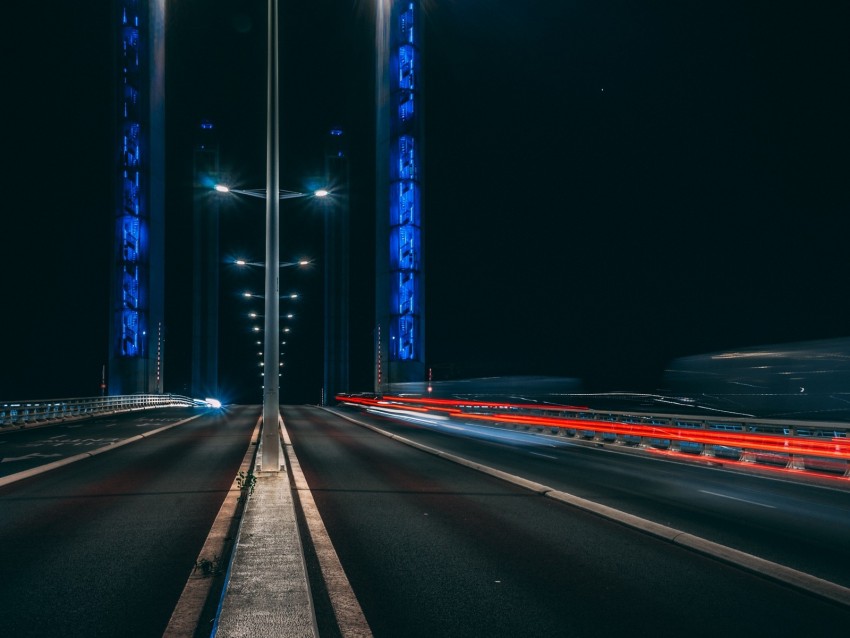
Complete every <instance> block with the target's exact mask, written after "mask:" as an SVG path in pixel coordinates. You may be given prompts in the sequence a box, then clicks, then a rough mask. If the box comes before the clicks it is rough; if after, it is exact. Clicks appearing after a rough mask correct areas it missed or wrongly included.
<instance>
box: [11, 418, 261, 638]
mask: <svg viewBox="0 0 850 638" xmlns="http://www.w3.org/2000/svg"><path fill="white" fill-rule="evenodd" d="M166 412H168V411H166V410H163V412H162V414H160V416H161V417H162V418H166V417H168V418H172V417H175V416H180V415H172V414H166ZM154 414H156V412H155V411H152V412H146V413H136V414H135V415H125V416H122V417H121V418H119V419H118V420H119V421H120V423H121V425H120V427H119V426H117V425H116V424H111V422H112V419H106V420H105V421H104V422H102V423H98V422H97V421H90V422H87V423H88V424H87V426H86V428H85V430H80V431H79V433H78V434H76V435H74V436H77V437H78V438H88V439H98V440H103V439H108V438H110V437H114V436H115V434H114V433H116V432H119V431H121V432H123V434H121V435H119V438H120V437H121V436H124V435H125V434H126V433H127V432H130V433H131V434H130V435H131V436H132V435H135V434H138V433H139V429H142V428H143V427H152V426H150V425H148V426H141V425H140V423H141V421H145V420H148V421H149V420H150V419H151V417H152V415H154ZM193 414H198V411H197V410H196V411H192V410H191V409H189V410H186V411H183V413H182V418H186V417H188V416H192V415H193ZM258 416H259V408H258V407H256V406H253V407H231V408H230V409H228V410H227V411H222V412H218V411H206V412H204V413H203V414H202V416H200V417H199V418H197V419H194V420H192V421H190V422H188V423H184V424H182V425H179V426H177V427H174V428H172V429H170V430H167V431H165V432H161V433H159V434H156V435H154V436H151V437H149V438H146V439H143V440H140V441H137V442H134V443H131V444H129V445H125V446H123V447H120V448H118V449H115V450H112V451H109V452H108V453H105V454H100V455H97V456H94V457H91V458H87V459H84V460H82V461H79V462H75V463H72V464H70V465H67V466H65V467H62V468H58V469H55V470H51V471H50V472H46V473H44V474H41V475H38V476H35V477H33V478H28V479H25V480H23V481H19V482H16V483H13V484H11V485H8V486H5V487H2V488H0V512H2V516H0V552H2V559H0V635H2V636H15V637H16V638H17V637H23V636H37V637H39V638H42V637H52V636H57V637H59V636H61V637H63V638H65V637H73V636H81V637H83V636H85V637H93V636H122V637H123V636H126V637H136V636H139V637H147V636H150V637H157V638H158V637H159V636H162V632H163V630H164V629H165V627H166V625H167V623H168V620H169V618H170V616H171V613H172V610H173V609H174V606H175V604H176V602H177V600H178V598H179V596H180V593H181V592H182V590H183V587H184V585H185V584H186V580H187V578H188V577H189V576H190V574H191V573H192V570H193V567H194V564H195V560H196V559H197V557H198V553H199V552H200V550H201V547H202V545H203V543H204V540H205V539H206V537H207V534H208V533H209V531H210V528H211V526H212V523H213V520H214V519H215V516H216V514H217V513H218V510H219V508H220V507H221V503H222V501H223V499H224V497H225V495H226V493H227V490H228V489H229V487H230V485H231V483H232V481H233V477H234V476H235V475H236V473H237V471H238V469H239V465H240V462H241V461H242V458H243V456H244V454H245V451H246V450H247V449H248V446H249V444H250V436H251V432H252V430H253V428H254V425H255V424H256V420H257V418H258ZM161 425H162V423H159V424H158V425H157V427H160V426H161ZM116 428H117V429H116ZM74 431H76V430H74ZM6 436H8V437H16V436H17V437H22V438H20V439H19V440H18V441H16V442H15V445H18V444H21V445H24V444H26V445H33V447H31V448H28V449H30V450H40V449H47V448H41V447H38V446H36V445H35V443H38V441H45V440H47V441H49V440H55V439H53V437H54V436H61V437H68V438H70V437H71V434H70V433H69V432H68V430H67V429H65V428H63V427H62V426H58V427H57V426H54V427H48V428H41V429H39V430H33V431H31V432H28V433H23V432H21V433H13V434H9V435H6ZM27 437H34V438H32V439H28V438H27ZM25 439H26V440H28V441H29V443H26V441H25ZM3 445H5V446H9V445H10V443H9V442H8V440H7V441H6V442H5V443H4V444H3ZM65 447H69V448H70V447H72V446H70V445H67V446H65ZM6 449H9V448H6ZM45 453H47V452H45ZM8 456H9V455H7V458H8ZM11 456H12V457H13V458H14V457H15V456H19V453H18V452H15V453H14V454H13V455H11ZM50 460H53V459H47V461H50ZM20 462H23V461H20ZM42 462H44V461H42ZM15 463H18V461H16V462H15ZM10 465H11V463H10ZM18 469H22V468H18Z"/></svg>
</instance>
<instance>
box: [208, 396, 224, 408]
mask: <svg viewBox="0 0 850 638" xmlns="http://www.w3.org/2000/svg"><path fill="white" fill-rule="evenodd" d="M204 403H206V404H207V405H208V406H209V407H211V408H215V409H216V410H218V409H219V408H220V407H221V401H219V400H218V399H212V398H209V397H207V398H206V399H204Z"/></svg>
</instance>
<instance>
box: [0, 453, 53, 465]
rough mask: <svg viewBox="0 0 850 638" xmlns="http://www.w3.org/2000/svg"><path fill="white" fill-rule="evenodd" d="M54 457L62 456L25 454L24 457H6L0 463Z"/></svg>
mask: <svg viewBox="0 0 850 638" xmlns="http://www.w3.org/2000/svg"><path fill="white" fill-rule="evenodd" d="M55 456H62V455H61V454H42V453H41V452H34V453H32V454H27V455H26V456H15V457H11V456H10V457H8V458H5V459H0V463H11V462H12V461H27V460H29V459H39V458H41V459H50V458H53V457H55Z"/></svg>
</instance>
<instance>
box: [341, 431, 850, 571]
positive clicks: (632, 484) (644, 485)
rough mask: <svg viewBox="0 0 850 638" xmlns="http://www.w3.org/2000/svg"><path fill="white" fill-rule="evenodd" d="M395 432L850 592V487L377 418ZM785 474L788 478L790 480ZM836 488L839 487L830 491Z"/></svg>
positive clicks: (570, 443)
mask: <svg viewBox="0 0 850 638" xmlns="http://www.w3.org/2000/svg"><path fill="white" fill-rule="evenodd" d="M357 418H358V419H364V418H365V419H366V420H367V421H372V422H374V423H375V424H376V425H378V426H380V427H381V428H382V429H384V430H388V431H391V432H394V433H397V434H399V435H402V436H405V437H407V438H410V439H413V440H415V441H418V442H420V443H423V444H425V445H428V446H431V447H437V448H439V449H442V450H445V451H448V452H452V453H455V454H459V455H462V456H464V457H465V458H469V459H471V460H474V461H478V462H481V463H484V464H486V465H488V466H490V467H494V468H497V469H500V470H504V471H506V472H508V473H510V474H514V475H517V476H522V477H524V478H527V479H529V480H532V481H536V482H539V483H543V484H544V485H548V486H550V487H553V488H554V489H558V490H562V491H565V492H569V493H570V494H574V495H576V496H579V497H582V498H586V499H589V500H592V501H594V502H597V503H601V504H603V505H608V506H610V507H613V508H615V509H618V510H621V511H625V512H628V513H630V514H634V515H636V516H640V517H642V518H646V519H649V520H652V521H655V522H657V523H661V524H663V525H667V526H669V527H673V528H675V529H679V530H682V531H685V532H688V533H691V534H695V535H697V536H700V537H702V538H706V539H708V540H711V541H714V542H717V543H720V544H722V545H725V546H728V547H733V548H735V549H738V550H741V551H744V552H747V553H750V554H754V555H756V556H759V557H761V558H764V559H767V560H770V561H773V562H778V563H780V564H783V565H786V566H788V567H792V568H794V569H798V570H800V571H804V572H806V573H810V574H813V575H815V576H817V577H819V578H823V579H825V580H829V581H832V582H835V583H838V584H841V585H844V586H845V587H850V569H848V567H847V566H848V565H850V481H848V480H847V479H842V478H834V479H827V478H824V479H822V480H820V481H818V483H817V484H813V483H805V482H796V481H793V480H787V475H776V476H774V477H765V476H756V475H752V474H748V473H743V472H739V471H733V470H727V469H720V468H709V467H704V466H699V465H694V464H693V463H686V462H671V461H670V460H669V457H668V458H662V457H661V456H659V457H657V458H648V457H647V455H646V454H635V453H634V452H630V451H628V450H627V449H626V450H624V449H623V448H621V447H616V446H610V445H609V446H605V447H604V448H598V447H596V446H594V445H592V444H591V445H588V444H586V443H585V444H576V443H575V442H574V441H572V440H570V439H565V438H564V437H557V436H556V437H544V436H540V435H539V434H531V433H524V432H519V431H513V430H506V429H502V428H493V427H486V426H483V427H482V426H481V425H480V424H465V423H463V422H461V421H457V420H454V419H452V420H450V421H447V420H435V421H431V420H429V419H427V418H425V417H422V416H414V417H413V419H414V421H410V422H398V421H396V420H389V419H385V418H381V417H375V416H371V415H359V416H358V417H357ZM782 476H785V478H781V477H782ZM829 485H832V487H829Z"/></svg>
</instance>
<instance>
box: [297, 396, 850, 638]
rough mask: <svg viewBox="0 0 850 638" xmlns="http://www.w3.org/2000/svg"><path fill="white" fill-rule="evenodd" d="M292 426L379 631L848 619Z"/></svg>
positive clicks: (657, 627)
mask: <svg viewBox="0 0 850 638" xmlns="http://www.w3.org/2000/svg"><path fill="white" fill-rule="evenodd" d="M284 419H285V422H286V427H287V429H288V431H289V433H290V435H291V437H292V441H293V448H294V450H295V453H296V454H297V456H298V458H299V460H300V464H301V466H302V469H303V470H304V473H305V476H306V478H307V482H308V484H309V485H310V489H311V492H312V494H313V497H314V499H315V501H316V504H317V506H318V508H319V510H320V512H321V515H322V517H323V519H324V522H325V525H326V527H327V529H328V533H329V535H330V537H331V540H332V541H333V543H334V546H335V548H336V551H337V554H338V555H339V558H340V561H341V563H342V566H343V568H344V569H345V572H346V574H347V576H348V579H349V581H350V582H351V585H352V587H353V589H354V592H355V594H356V595H357V597H358V600H359V602H360V604H361V606H362V608H363V611H364V614H365V616H366V619H367V620H368V622H369V624H370V626H371V627H372V630H373V632H374V635H375V636H392V637H395V636H405V637H415V636H423V637H425V636H427V637H429V638H430V637H433V636H511V637H515V636H612V635H627V634H628V635H646V636H649V635H651V636H682V635H688V636H712V637H713V636H716V635H717V634H718V633H720V634H722V635H726V636H737V635H741V636H743V635H747V636H752V635H767V634H768V633H769V634H770V635H772V636H799V635H827V634H829V633H830V632H831V630H832V629H834V628H837V627H846V626H847V623H848V621H850V609H848V608H846V607H841V606H838V605H834V604H831V603H826V602H823V601H822V600H820V599H818V598H815V597H812V596H809V595H807V594H804V593H801V592H798V591H796V590H792V589H790V588H788V587H785V586H783V585H779V584H777V583H775V582H772V581H769V580H767V579H764V578H761V577H758V576H755V575H752V574H750V573H748V572H745V571H742V570H739V569H736V568H734V567H730V566H728V565H725V564H723V563H720V562H718V561H714V560H711V559H709V558H706V557H704V556H701V555H698V554H696V553H693V552H690V551H688V550H685V549H682V548H679V547H676V546H673V545H671V544H669V543H666V542H663V541H660V540H657V539H655V538H654V537H651V536H647V535H645V534H641V533H638V532H635V531H633V530H630V529H629V528H626V527H624V526H622V525H618V524H616V523H612V522H610V521H607V520H605V519H602V518H600V517H597V516H594V515H591V514H588V513H585V512H583V511H580V510H577V509H575V508H572V507H569V506H567V505H564V504H563V503H559V502H556V501H553V500H551V499H547V498H544V497H542V496H539V495H536V494H533V493H532V492H530V491H527V490H523V489H520V488H518V487H515V486H513V485H510V484H508V483H506V482H504V481H500V480H498V479H495V478H492V477H489V476H486V475H483V474H481V473H480V472H476V471H474V470H470V469H468V468H465V467H462V466H460V465H458V464H455V463H451V462H449V461H446V460H444V459H440V458H438V457H436V456H433V455H430V454H426V453H423V452H421V451H419V450H416V449H413V448H411V447H409V446H406V445H403V444H401V443H399V442H396V441H393V440H391V439H389V438H387V437H384V436H381V435H379V434H376V433H374V432H371V431H370V430H367V429H365V428H361V427H359V426H356V425H353V424H351V423H349V422H347V421H345V420H343V419H341V418H339V417H337V416H335V415H332V414H330V413H328V412H326V411H322V410H319V409H316V408H308V407H288V408H286V409H285V411H284Z"/></svg>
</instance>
